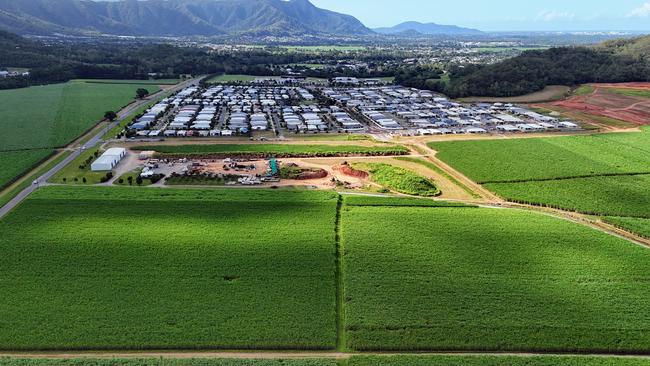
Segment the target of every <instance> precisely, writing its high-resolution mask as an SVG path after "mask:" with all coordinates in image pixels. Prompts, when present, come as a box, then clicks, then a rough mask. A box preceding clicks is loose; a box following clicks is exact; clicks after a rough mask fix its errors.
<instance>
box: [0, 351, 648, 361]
mask: <svg viewBox="0 0 650 366" xmlns="http://www.w3.org/2000/svg"><path fill="white" fill-rule="evenodd" d="M405 355H408V356H419V357H427V356H492V357H522V358H527V357H538V356H565V357H597V358H611V357H620V358H632V359H650V355H625V354H616V353H593V354H592V353H585V354H569V353H561V354H558V353H539V352H444V351H441V352H334V351H332V352H327V351H257V352H256V351H244V352H237V351H132V352H128V351H114V352H111V351H101V352H90V351H79V352H75V351H63V352H56V351H51V352H1V353H0V358H21V359H116V358H120V359H143V358H157V359H160V358H162V359H241V360H252V359H262V360H291V359H334V360H347V359H350V358H352V357H354V356H381V357H390V356H405Z"/></svg>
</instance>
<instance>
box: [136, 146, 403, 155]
mask: <svg viewBox="0 0 650 366" xmlns="http://www.w3.org/2000/svg"><path fill="white" fill-rule="evenodd" d="M133 149H134V150H153V151H156V152H157V153H158V155H159V156H164V157H186V156H192V157H208V158H223V157H231V156H233V155H234V156H245V157H258V158H269V157H285V158H287V157H332V156H384V155H406V154H408V149H406V148H405V147H403V146H396V145H386V146H353V145H340V146H334V145H277V144H257V145H252V144H249V145H236V144H217V145H160V146H136V147H134V148H133Z"/></svg>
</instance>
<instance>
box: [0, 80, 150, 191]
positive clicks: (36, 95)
mask: <svg viewBox="0 0 650 366" xmlns="http://www.w3.org/2000/svg"><path fill="white" fill-rule="evenodd" d="M140 87H144V88H146V89H147V90H149V91H150V92H151V93H153V92H156V91H158V90H160V89H159V88H158V87H157V86H155V85H141V84H124V83H120V84H107V83H90V82H80V81H74V82H68V83H65V84H55V85H47V86H35V87H31V88H24V89H13V90H2V91H0V100H1V101H2V103H0V127H1V128H2V131H3V133H2V134H0V154H2V157H5V156H6V154H8V151H13V150H25V149H33V151H31V152H20V153H13V152H12V153H9V154H12V156H10V157H9V158H7V159H5V158H3V159H0V171H1V173H0V187H2V186H4V185H6V184H7V183H8V182H10V181H11V180H13V179H15V178H16V177H17V176H19V175H21V174H23V173H25V172H26V171H27V170H29V168H31V167H32V166H33V165H34V164H35V163H37V162H38V161H40V160H41V159H43V157H46V156H47V155H49V154H51V153H52V152H53V150H54V148H56V147H59V146H63V145H66V144H68V143H70V142H72V140H74V139H75V138H77V137H78V136H80V135H81V134H82V133H83V132H85V131H87V130H88V129H89V128H91V127H92V126H93V125H95V124H96V123H97V122H98V121H99V120H101V119H102V118H103V116H104V112H106V111H107V110H119V109H121V108H122V107H123V106H125V105H127V104H128V103H129V102H130V101H132V100H133V98H134V97H135V91H136V90H137V89H138V88H140Z"/></svg>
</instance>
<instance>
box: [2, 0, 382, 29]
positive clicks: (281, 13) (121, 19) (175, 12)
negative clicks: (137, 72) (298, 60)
mask: <svg viewBox="0 0 650 366" xmlns="http://www.w3.org/2000/svg"><path fill="white" fill-rule="evenodd" d="M0 29H4V30H8V31H11V32H13V33H18V34H28V35H52V34H68V35H101V34H110V35H129V36H152V37H163V36H217V35H255V36H264V35H273V36H286V35H345V36H347V35H367V34H371V33H372V31H370V30H369V29H368V28H366V27H365V26H364V25H363V24H362V23H361V22H360V21H359V20H357V19H356V18H354V17H352V16H349V15H345V14H339V13H335V12H332V11H328V10H324V9H320V8H318V7H316V6H314V5H313V4H312V3H311V2H310V1H309V0H219V1H214V0H147V1H135V0H118V1H111V2H107V1H87V0H0Z"/></svg>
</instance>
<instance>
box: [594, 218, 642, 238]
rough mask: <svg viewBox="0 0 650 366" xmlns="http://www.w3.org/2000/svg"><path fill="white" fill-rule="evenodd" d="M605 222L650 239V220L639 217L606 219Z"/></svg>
mask: <svg viewBox="0 0 650 366" xmlns="http://www.w3.org/2000/svg"><path fill="white" fill-rule="evenodd" d="M605 222H608V223H610V224H614V225H616V226H618V227H621V228H623V229H625V230H629V231H631V232H633V233H638V234H639V235H641V236H645V237H646V238H650V219H646V218H637V217H606V218H605Z"/></svg>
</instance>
